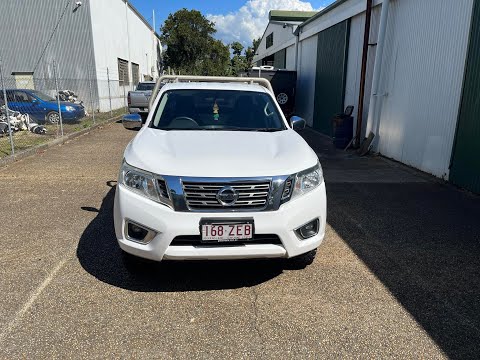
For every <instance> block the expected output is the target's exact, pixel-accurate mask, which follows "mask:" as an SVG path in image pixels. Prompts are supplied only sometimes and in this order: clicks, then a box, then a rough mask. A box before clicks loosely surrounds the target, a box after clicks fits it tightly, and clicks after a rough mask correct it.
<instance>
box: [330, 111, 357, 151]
mask: <svg viewBox="0 0 480 360" xmlns="http://www.w3.org/2000/svg"><path fill="white" fill-rule="evenodd" d="M352 138H353V116H346V115H343V114H341V115H337V116H335V117H334V118H333V144H334V145H335V147H337V148H339V149H344V148H346V147H347V145H348V143H349V142H350V141H351V140H352Z"/></svg>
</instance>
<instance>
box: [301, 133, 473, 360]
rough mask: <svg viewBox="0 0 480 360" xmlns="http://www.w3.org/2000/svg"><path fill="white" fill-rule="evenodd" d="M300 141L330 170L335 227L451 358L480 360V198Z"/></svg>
mask: <svg viewBox="0 0 480 360" xmlns="http://www.w3.org/2000/svg"><path fill="white" fill-rule="evenodd" d="M301 135H302V136H303V137H304V139H305V140H306V141H307V142H308V143H309V144H310V145H311V146H312V148H313V149H314V150H315V152H316V153H317V154H318V155H319V158H320V160H321V162H322V165H323V167H324V172H325V178H326V179H327V180H326V182H327V197H328V223H329V224H330V226H331V227H332V228H333V229H334V230H335V231H336V232H337V233H338V235H339V236H340V237H341V238H342V239H343V240H344V241H345V242H346V243H347V244H348V245H349V246H350V248H351V249H352V250H353V251H354V252H355V254H356V255H357V256H358V257H359V258H360V259H361V260H362V261H363V262H364V263H365V264H366V265H367V266H368V267H369V269H370V270H371V271H372V272H373V273H374V274H375V276H376V277H377V278H378V279H379V280H380V281H381V282H382V283H383V284H384V285H385V286H386V287H387V288H388V289H389V290H390V292H391V293H392V295H393V296H395V297H396V299H397V300H398V301H399V303H401V304H402V306H403V307H404V308H405V309H406V310H407V311H408V312H409V313H410V314H411V315H412V316H413V317H414V318H415V320H416V321H417V322H418V324H419V325H420V326H422V327H423V328H424V329H425V331H426V332H427V333H428V334H429V335H430V337H431V338H432V339H433V340H434V341H435V342H436V343H437V345H438V346H439V347H440V348H441V349H442V350H443V351H444V352H445V353H446V355H447V356H448V357H450V358H454V359H466V358H474V359H479V358H480V196H476V195H472V194H470V193H467V192H464V191H461V190H458V189H456V188H455V187H453V186H451V185H448V184H445V183H442V182H440V181H438V180H436V179H434V178H432V177H430V176H428V175H426V174H423V173H420V172H418V171H416V170H413V169H411V168H408V167H406V166H403V165H401V164H398V163H392V162H388V161H386V160H385V159H382V158H379V157H370V158H369V157H366V158H365V157H364V158H359V157H357V156H356V155H355V154H354V153H353V152H350V153H346V152H344V151H339V150H336V149H335V148H334V146H333V145H332V141H331V139H330V138H328V137H325V136H324V135H321V134H319V133H317V132H316V131H314V130H311V129H306V130H305V131H304V132H302V134H301ZM399 326H401V324H399Z"/></svg>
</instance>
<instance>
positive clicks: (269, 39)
mask: <svg viewBox="0 0 480 360" xmlns="http://www.w3.org/2000/svg"><path fill="white" fill-rule="evenodd" d="M265 42H266V44H265V46H266V48H267V49H268V48H269V47H270V46H273V32H272V33H271V34H270V35H268V36H267V38H266V39H265Z"/></svg>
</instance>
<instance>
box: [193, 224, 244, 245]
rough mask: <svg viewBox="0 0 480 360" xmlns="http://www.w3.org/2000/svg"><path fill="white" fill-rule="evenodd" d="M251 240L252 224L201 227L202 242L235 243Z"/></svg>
mask: <svg viewBox="0 0 480 360" xmlns="http://www.w3.org/2000/svg"><path fill="white" fill-rule="evenodd" d="M251 238H253V224H207V225H202V240H203V241H236V240H245V239H251Z"/></svg>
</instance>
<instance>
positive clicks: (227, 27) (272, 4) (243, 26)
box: [207, 0, 314, 46]
mask: <svg viewBox="0 0 480 360" xmlns="http://www.w3.org/2000/svg"><path fill="white" fill-rule="evenodd" d="M270 10H300V11H312V10H314V9H313V7H312V5H311V4H310V2H307V1H301V0H248V1H247V2H246V3H245V5H243V6H242V7H241V8H240V9H238V10H237V11H235V12H230V13H228V14H226V15H212V14H208V15H207V18H208V19H209V20H210V21H213V22H214V23H215V27H216V29H217V33H216V37H217V38H218V39H220V40H222V41H224V42H225V43H231V42H233V41H239V42H241V43H242V44H243V45H244V46H250V45H251V44H252V40H253V39H256V38H259V37H261V36H262V34H263V31H264V30H265V28H266V26H267V24H268V13H269V11H270Z"/></svg>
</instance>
